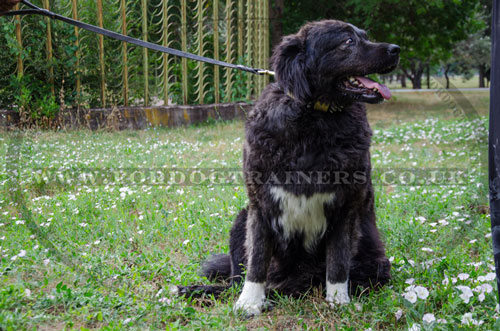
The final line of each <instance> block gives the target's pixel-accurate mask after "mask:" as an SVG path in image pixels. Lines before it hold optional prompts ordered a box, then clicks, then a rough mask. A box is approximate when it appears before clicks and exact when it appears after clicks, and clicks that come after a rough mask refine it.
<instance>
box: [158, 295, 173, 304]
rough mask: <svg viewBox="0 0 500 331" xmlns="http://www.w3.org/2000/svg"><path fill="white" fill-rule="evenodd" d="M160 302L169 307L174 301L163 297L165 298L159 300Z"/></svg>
mask: <svg viewBox="0 0 500 331" xmlns="http://www.w3.org/2000/svg"><path fill="white" fill-rule="evenodd" d="M158 302H159V303H166V304H167V305H169V304H170V303H171V302H172V301H171V300H170V299H169V298H167V297H163V298H160V299H158Z"/></svg>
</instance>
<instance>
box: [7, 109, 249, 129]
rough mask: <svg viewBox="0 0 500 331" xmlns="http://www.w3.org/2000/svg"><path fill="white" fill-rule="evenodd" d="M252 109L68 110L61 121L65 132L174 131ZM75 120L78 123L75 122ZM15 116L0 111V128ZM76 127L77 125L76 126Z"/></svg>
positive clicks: (12, 123)
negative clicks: (86, 129) (162, 128)
mask: <svg viewBox="0 0 500 331" xmlns="http://www.w3.org/2000/svg"><path fill="white" fill-rule="evenodd" d="M251 107H252V105H251V104H248V103H229V104H212V105H196V106H179V105H173V106H161V107H119V108H117V110H118V111H116V110H115V113H113V114H112V111H113V109H111V108H105V109H91V110H85V111H80V114H77V111H76V110H74V109H70V110H67V111H65V112H64V114H63V116H62V118H63V122H64V124H65V126H66V127H67V128H78V127H79V126H82V127H90V128H91V129H92V130H96V129H99V128H105V127H108V126H112V127H114V128H115V129H118V130H124V129H132V130H140V129H145V128H148V127H151V126H166V127H175V126H181V125H189V124H194V123H203V122H206V121H207V120H209V119H215V120H232V119H244V118H245V117H246V114H247V112H248V111H249V110H250V108H251ZM78 119H79V121H78ZM18 123H19V114H18V113H17V112H15V111H8V110H0V128H7V127H12V126H16V125H17V124H18ZM78 123H80V124H78Z"/></svg>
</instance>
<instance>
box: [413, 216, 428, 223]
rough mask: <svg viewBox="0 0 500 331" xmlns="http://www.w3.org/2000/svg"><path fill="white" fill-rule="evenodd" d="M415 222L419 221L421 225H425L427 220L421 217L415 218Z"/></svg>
mask: <svg viewBox="0 0 500 331" xmlns="http://www.w3.org/2000/svg"><path fill="white" fill-rule="evenodd" d="M415 220H417V221H419V222H420V223H424V222H425V221H426V220H427V219H426V218H425V217H423V216H419V217H417V218H415Z"/></svg>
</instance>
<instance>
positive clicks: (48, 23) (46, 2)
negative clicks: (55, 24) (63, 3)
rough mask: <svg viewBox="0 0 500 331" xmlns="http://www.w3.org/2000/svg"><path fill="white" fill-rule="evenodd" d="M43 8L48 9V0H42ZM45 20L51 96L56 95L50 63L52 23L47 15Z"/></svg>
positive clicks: (52, 67) (52, 69)
mask: <svg viewBox="0 0 500 331" xmlns="http://www.w3.org/2000/svg"><path fill="white" fill-rule="evenodd" d="M43 8H45V9H47V10H50V4H49V0H43ZM46 22H47V42H46V49H47V62H48V64H49V84H50V92H51V93H52V96H55V95H56V92H55V87H54V66H53V65H52V25H51V20H50V18H49V17H47V18H46Z"/></svg>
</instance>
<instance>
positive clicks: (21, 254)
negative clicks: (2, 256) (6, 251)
mask: <svg viewBox="0 0 500 331" xmlns="http://www.w3.org/2000/svg"><path fill="white" fill-rule="evenodd" d="M17 256H19V257H25V256H26V251H25V250H24V249H21V251H20V252H19V254H17Z"/></svg>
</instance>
